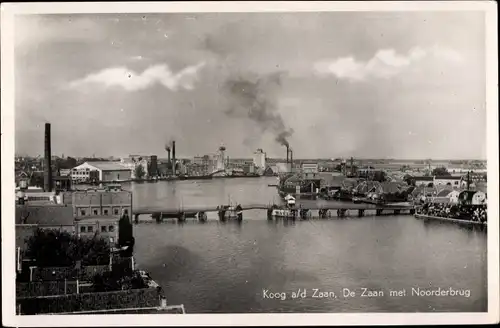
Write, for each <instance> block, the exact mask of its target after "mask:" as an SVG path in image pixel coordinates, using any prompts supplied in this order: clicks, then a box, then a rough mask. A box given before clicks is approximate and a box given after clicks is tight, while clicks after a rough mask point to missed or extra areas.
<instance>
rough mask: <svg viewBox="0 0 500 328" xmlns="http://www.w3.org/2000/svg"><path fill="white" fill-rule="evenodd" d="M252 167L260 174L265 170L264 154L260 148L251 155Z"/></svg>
mask: <svg viewBox="0 0 500 328" xmlns="http://www.w3.org/2000/svg"><path fill="white" fill-rule="evenodd" d="M253 165H254V166H255V167H256V168H257V170H259V172H262V173H263V172H264V170H265V169H266V153H264V151H263V150H262V149H260V148H259V149H257V151H256V152H255V153H254V154H253Z"/></svg>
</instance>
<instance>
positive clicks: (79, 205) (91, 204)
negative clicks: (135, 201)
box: [72, 190, 132, 218]
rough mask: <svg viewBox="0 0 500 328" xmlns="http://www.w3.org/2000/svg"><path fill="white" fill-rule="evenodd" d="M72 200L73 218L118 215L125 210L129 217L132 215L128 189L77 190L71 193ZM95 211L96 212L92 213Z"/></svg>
mask: <svg viewBox="0 0 500 328" xmlns="http://www.w3.org/2000/svg"><path fill="white" fill-rule="evenodd" d="M72 202H73V214H74V217H75V218H78V217H84V216H92V215H101V216H107V215H109V216H115V217H120V216H121V215H122V211H127V214H128V215H129V217H132V193H131V192H130V191H126V190H122V191H105V192H100V191H78V192H74V193H73V201H72ZM82 211H84V212H82ZM95 211H97V214H94V213H95Z"/></svg>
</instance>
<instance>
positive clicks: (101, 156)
mask: <svg viewBox="0 0 500 328" xmlns="http://www.w3.org/2000/svg"><path fill="white" fill-rule="evenodd" d="M61 155H62V154H52V156H53V157H59V158H62V157H61ZM131 155H134V156H144V157H149V156H157V157H158V159H167V158H168V157H167V156H166V155H165V157H163V156H159V155H158V154H129V155H126V156H115V155H107V156H105V155H99V156H97V155H96V156H95V157H93V156H92V155H83V156H74V155H66V154H64V158H68V157H72V158H97V159H99V158H103V159H109V158H111V157H112V158H114V159H117V160H119V159H122V158H128V157H129V156H131ZM206 155H208V154H206ZM212 155H213V154H212ZM43 156H44V155H43V154H37V155H17V154H16V155H15V156H14V157H15V158H18V157H30V158H36V157H39V158H40V159H43ZM198 156H204V155H193V156H185V155H181V156H176V159H193V158H194V157H198ZM227 156H229V159H252V157H251V156H250V157H234V156H233V157H232V156H230V155H226V157H227ZM266 158H267V159H280V160H286V157H271V156H267V157H266ZM337 159H345V160H347V161H349V160H350V159H351V157H315V158H311V157H309V158H307V157H295V156H294V158H293V160H294V161H300V160H337ZM353 160H354V161H356V160H363V161H368V160H372V161H405V162H410V161H412V162H416V161H429V160H430V161H434V162H442V161H446V162H450V161H481V162H487V161H488V159H481V158H421V159H419V158H382V157H380V158H369V157H353Z"/></svg>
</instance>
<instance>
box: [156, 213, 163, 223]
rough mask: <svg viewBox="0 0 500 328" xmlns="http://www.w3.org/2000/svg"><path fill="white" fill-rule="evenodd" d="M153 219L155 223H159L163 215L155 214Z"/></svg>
mask: <svg viewBox="0 0 500 328" xmlns="http://www.w3.org/2000/svg"><path fill="white" fill-rule="evenodd" d="M155 216H156V217H155V219H156V222H157V223H160V222H161V221H162V219H163V213H162V212H161V213H160V214H155Z"/></svg>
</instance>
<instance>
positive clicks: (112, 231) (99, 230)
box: [74, 215, 120, 245]
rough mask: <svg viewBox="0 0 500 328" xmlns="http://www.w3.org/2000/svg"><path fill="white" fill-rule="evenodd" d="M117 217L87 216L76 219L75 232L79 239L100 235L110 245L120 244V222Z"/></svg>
mask: <svg viewBox="0 0 500 328" xmlns="http://www.w3.org/2000/svg"><path fill="white" fill-rule="evenodd" d="M119 220H120V218H119V217H117V216H109V215H108V216H106V215H96V216H85V217H78V218H76V219H75V223H74V226H75V230H76V233H77V234H78V237H92V236H94V235H99V236H100V237H102V238H104V239H106V240H108V242H109V243H110V245H114V244H115V243H117V242H118V221H119Z"/></svg>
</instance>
